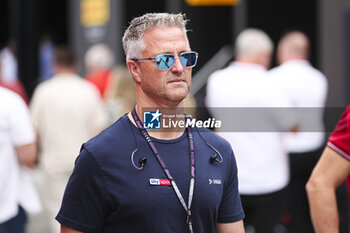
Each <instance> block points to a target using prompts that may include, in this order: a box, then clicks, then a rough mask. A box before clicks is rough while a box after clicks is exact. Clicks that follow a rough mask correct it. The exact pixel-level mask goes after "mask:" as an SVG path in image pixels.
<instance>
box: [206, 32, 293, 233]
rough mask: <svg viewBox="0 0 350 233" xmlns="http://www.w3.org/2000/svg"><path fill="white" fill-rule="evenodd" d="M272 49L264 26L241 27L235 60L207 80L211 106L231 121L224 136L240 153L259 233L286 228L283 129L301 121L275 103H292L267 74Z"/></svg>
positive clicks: (247, 202)
mask: <svg viewBox="0 0 350 233" xmlns="http://www.w3.org/2000/svg"><path fill="white" fill-rule="evenodd" d="M272 50H273V45H272V41H271V40H270V38H269V37H268V35H266V33H264V32H263V31H261V30H258V29H246V30H244V31H242V32H241V33H240V34H239V35H238V37H237V39H236V42H235V52H236V54H235V56H236V57H235V61H234V62H233V63H231V64H230V65H229V66H228V67H227V68H225V69H222V70H218V71H216V72H214V73H213V74H212V75H211V76H210V77H209V80H208V83H207V96H206V104H207V106H208V107H209V111H210V112H211V113H212V115H213V116H214V117H215V118H216V119H222V120H223V121H224V122H225V123H227V124H228V125H230V127H228V126H226V127H227V128H224V129H221V131H222V132H220V135H221V136H223V137H224V138H225V139H227V140H228V141H229V142H230V144H231V146H232V148H233V150H234V152H235V155H236V158H237V166H238V168H239V173H238V178H239V192H240V194H241V198H242V204H243V208H244V210H245V214H246V219H245V224H246V225H247V228H248V227H249V228H252V227H253V228H254V229H255V232H257V233H260V232H274V229H275V228H276V227H277V228H278V227H281V226H280V225H281V215H282V212H283V208H282V206H283V196H284V192H283V189H284V188H285V187H286V185H287V183H288V181H289V176H288V175H289V169H288V157H287V154H286V153H285V149H284V147H283V144H282V141H281V139H282V133H281V132H283V131H289V130H291V129H292V128H293V127H294V126H295V124H296V120H295V119H294V118H293V117H292V116H291V115H290V116H289V114H287V110H285V112H283V111H282V112H281V111H279V110H280V109H276V108H274V107H280V106H286V105H288V104H289V102H288V100H287V99H286V97H285V96H284V95H283V93H281V92H279V89H278V87H277V86H276V85H275V84H274V83H273V82H272V81H271V80H270V79H269V77H268V76H267V69H268V68H269V66H270V60H271V53H272ZM249 119H251V120H249Z"/></svg>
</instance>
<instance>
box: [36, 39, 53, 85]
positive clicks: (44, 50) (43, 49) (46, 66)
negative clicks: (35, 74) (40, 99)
mask: <svg viewBox="0 0 350 233" xmlns="http://www.w3.org/2000/svg"><path fill="white" fill-rule="evenodd" d="M54 56H55V46H54V44H53V42H52V39H51V37H50V36H49V35H48V34H45V35H43V36H42V38H41V42H40V46H39V80H40V81H45V80H48V79H50V78H52V76H53V73H54V70H53V60H54Z"/></svg>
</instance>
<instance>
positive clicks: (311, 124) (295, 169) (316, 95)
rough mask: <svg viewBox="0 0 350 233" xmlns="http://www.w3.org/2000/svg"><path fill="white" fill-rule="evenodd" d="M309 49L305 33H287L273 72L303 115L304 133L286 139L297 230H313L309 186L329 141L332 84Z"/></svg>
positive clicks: (292, 221)
mask: <svg viewBox="0 0 350 233" xmlns="http://www.w3.org/2000/svg"><path fill="white" fill-rule="evenodd" d="M309 48H310V43H309V39H308V37H307V36H306V35H305V34H304V33H302V32H300V31H290V32H288V33H286V34H285V35H284V36H283V37H281V39H280V41H279V43H278V49H277V57H276V60H277V62H278V64H279V66H278V67H276V68H274V69H272V70H271V71H270V75H271V77H272V78H273V79H274V82H276V83H278V84H279V85H280V87H281V88H282V91H283V92H284V93H285V94H286V95H287V97H288V98H289V100H290V102H291V104H292V107H293V108H295V110H296V111H297V112H298V115H299V131H300V132H298V133H289V134H286V135H285V138H284V139H285V140H284V141H285V143H286V147H287V150H288V152H289V160H290V168H291V181H290V184H289V186H288V190H289V191H288V193H289V198H290V200H289V201H288V204H289V205H288V207H289V208H288V209H289V210H288V212H289V213H290V215H291V219H290V224H289V226H288V228H289V230H290V232H293V233H299V232H310V233H311V232H313V228H312V223H311V218H310V214H309V208H308V202H307V196H306V191H305V185H306V182H307V179H308V178H309V177H310V174H311V171H312V169H313V168H314V166H315V165H316V163H317V161H318V159H319V157H320V155H321V153H322V150H323V148H324V143H325V132H324V131H325V127H324V122H323V115H324V108H325V105H326V98H327V90H328V83H327V78H326V77H325V75H324V74H323V73H321V72H320V71H319V70H317V69H315V68H314V67H312V65H311V64H310V62H309V61H308V59H309Z"/></svg>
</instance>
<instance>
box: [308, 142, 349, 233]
mask: <svg viewBox="0 0 350 233" xmlns="http://www.w3.org/2000/svg"><path fill="white" fill-rule="evenodd" d="M349 173H350V161H349V160H347V159H345V158H344V157H343V156H341V155H340V154H338V153H337V152H336V151H334V150H332V149H331V148H329V147H326V148H325V150H324V152H323V154H322V156H321V159H320V160H319V161H318V163H317V164H316V166H315V168H314V170H313V172H312V174H311V177H310V179H309V181H308V182H307V184H306V191H307V194H308V199H309V205H310V212H311V218H312V223H313V225H314V228H315V231H316V232H317V233H329V232H333V233H336V232H339V216H338V208H337V201H336V194H335V190H336V188H337V187H338V186H339V185H340V184H341V183H342V182H344V180H345V179H346V177H347V176H348V174H349Z"/></svg>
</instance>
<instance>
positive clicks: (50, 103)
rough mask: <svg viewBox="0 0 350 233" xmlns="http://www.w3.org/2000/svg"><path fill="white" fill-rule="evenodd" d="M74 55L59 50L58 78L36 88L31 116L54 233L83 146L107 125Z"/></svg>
mask: <svg viewBox="0 0 350 233" xmlns="http://www.w3.org/2000/svg"><path fill="white" fill-rule="evenodd" d="M75 68H76V66H75V60H74V56H73V52H72V51H71V50H70V49H69V48H68V47H65V46H61V47H58V48H57V49H56V53H55V58H54V70H55V75H54V76H53V77H52V78H51V79H49V80H47V81H44V82H42V83H40V84H39V86H38V87H37V88H36V90H35V92H34V95H33V98H32V101H31V106H30V107H31V114H32V119H33V123H34V126H35V128H36V130H37V134H38V138H39V144H40V159H39V162H40V168H41V169H42V170H41V171H42V172H43V177H45V179H44V184H45V187H43V189H44V190H43V193H44V195H43V199H44V203H45V204H46V209H47V210H48V218H49V224H50V229H51V232H52V233H55V232H59V231H60V226H59V224H57V222H56V221H55V216H56V214H57V211H58V209H59V207H60V204H61V201H62V197H63V192H64V188H65V185H66V184H67V181H68V178H69V176H70V174H71V172H72V170H73V166H74V161H75V159H76V156H77V155H78V153H79V148H80V146H81V144H82V143H83V142H84V141H86V140H88V139H89V138H91V137H93V136H95V135H96V134H97V133H98V132H100V131H101V130H102V129H103V128H104V126H105V123H106V114H105V109H104V107H103V104H102V100H101V99H100V96H99V93H98V91H97V89H96V88H95V87H94V86H93V85H92V84H90V83H89V82H88V81H86V80H83V79H82V78H81V77H80V76H78V75H77V74H76V71H75Z"/></svg>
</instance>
